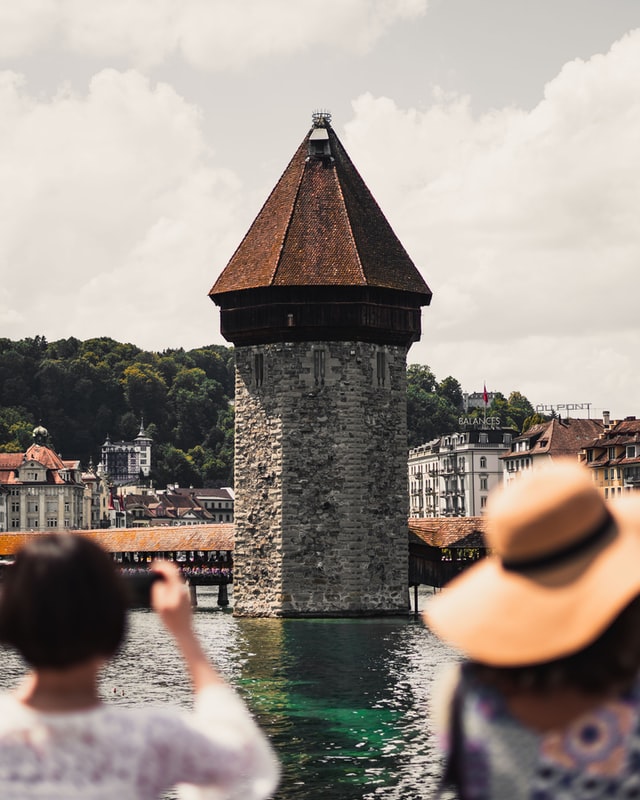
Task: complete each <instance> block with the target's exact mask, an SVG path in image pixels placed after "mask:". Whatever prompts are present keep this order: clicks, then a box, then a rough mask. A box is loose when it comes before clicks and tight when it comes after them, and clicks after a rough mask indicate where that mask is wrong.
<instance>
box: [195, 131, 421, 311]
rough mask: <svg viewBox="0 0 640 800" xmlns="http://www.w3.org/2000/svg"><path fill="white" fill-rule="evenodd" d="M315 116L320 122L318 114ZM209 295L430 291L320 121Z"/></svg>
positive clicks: (342, 152)
mask: <svg viewBox="0 0 640 800" xmlns="http://www.w3.org/2000/svg"><path fill="white" fill-rule="evenodd" d="M314 116H315V115H314ZM314 122H315V124H314V127H313V128H312V129H311V131H310V132H309V133H308V134H307V136H306V137H305V139H304V140H303V141H302V143H301V144H300V146H299V147H298V149H297V151H296V153H295V155H294V156H293V158H292V159H291V161H290V163H289V165H288V167H287V168H286V170H285V171H284V173H283V175H282V177H281V178H280V180H279V181H278V183H277V184H276V186H275V188H274V189H273V191H272V192H271V194H270V196H269V198H268V199H267V201H266V202H265V204H264V206H263V207H262V210H261V211H260V213H259V214H258V216H257V217H256V219H255V221H254V222H253V224H252V225H251V227H250V229H249V231H248V232H247V234H246V236H245V237H244V239H243V240H242V242H241V244H240V246H239V247H238V249H237V250H236V252H235V253H234V255H233V256H232V258H231V260H230V261H229V263H228V264H227V266H226V268H225V269H224V271H223V272H222V274H221V275H220V277H219V278H218V280H217V281H216V282H215V284H214V286H213V288H212V289H211V291H210V293H209V294H210V296H211V297H212V299H215V300H216V301H218V298H219V297H220V295H224V294H225V293H228V292H239V291H244V290H252V289H264V288H268V287H274V288H275V287H320V286H325V287H368V288H375V289H386V290H393V291H400V292H409V293H412V294H413V295H416V296H417V297H416V300H417V301H418V304H419V305H428V303H429V302H430V300H431V291H430V289H429V287H428V286H427V284H426V282H425V281H424V279H423V278H422V276H421V275H420V273H419V271H418V270H417V268H416V267H415V265H414V263H413V261H412V260H411V259H410V258H409V256H408V254H407V252H406V250H405V249H404V247H403V246H402V244H401V243H400V241H399V240H398V238H397V236H396V235H395V234H394V232H393V230H392V229H391V226H390V225H389V223H388V222H387V220H386V218H385V216H384V214H383V213H382V211H381V210H380V207H379V206H378V204H377V203H376V201H375V200H374V198H373V196H372V194H371V192H370V191H369V189H368V188H367V186H366V184H365V182H364V181H363V180H362V178H361V177H360V175H359V173H358V171H357V170H356V168H355V167H354V165H353V163H352V162H351V159H350V158H349V156H348V155H347V153H346V151H345V149H344V147H343V146H342V144H341V142H340V140H339V139H338V137H337V136H336V134H335V132H334V130H333V128H331V125H330V124H329V120H328V118H327V117H326V116H322V115H321V116H320V119H316V120H315V121H314Z"/></svg>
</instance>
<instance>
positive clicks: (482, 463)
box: [480, 456, 487, 469]
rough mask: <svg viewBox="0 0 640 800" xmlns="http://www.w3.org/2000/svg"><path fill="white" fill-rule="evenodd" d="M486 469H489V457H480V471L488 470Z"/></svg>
mask: <svg viewBox="0 0 640 800" xmlns="http://www.w3.org/2000/svg"><path fill="white" fill-rule="evenodd" d="M486 468H487V457H486V456H481V457H480V469H486Z"/></svg>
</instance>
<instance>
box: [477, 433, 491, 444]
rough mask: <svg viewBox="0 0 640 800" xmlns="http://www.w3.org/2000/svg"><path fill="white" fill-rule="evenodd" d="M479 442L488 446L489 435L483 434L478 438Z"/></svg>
mask: <svg viewBox="0 0 640 800" xmlns="http://www.w3.org/2000/svg"><path fill="white" fill-rule="evenodd" d="M478 442H479V443H480V444H488V443H489V434H488V433H481V434H480V436H479V437H478Z"/></svg>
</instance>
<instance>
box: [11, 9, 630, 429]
mask: <svg viewBox="0 0 640 800" xmlns="http://www.w3.org/2000/svg"><path fill="white" fill-rule="evenodd" d="M319 108H322V109H328V110H330V111H331V113H332V117H333V126H334V129H335V130H336V132H337V134H338V136H339V137H340V139H341V140H342V143H343V144H344V146H345V147H346V149H347V151H348V152H349V154H350V156H351V158H352V160H353V161H354V163H355V164H356V166H357V168H358V169H359V171H360V173H361V174H362V176H363V178H364V179H365V181H366V182H367V184H368V185H369V187H370V189H371V190H372V192H373V194H374V196H375V197H376V199H377V200H378V202H379V203H380V205H381V207H382V209H383V211H384V212H385V214H386V216H387V218H388V219H389V221H390V223H391V225H392V227H393V228H394V230H395V231H396V233H397V234H398V236H399V238H400V239H401V241H402V242H403V244H404V245H405V247H406V249H407V250H408V252H409V253H410V255H411V256H412V258H413V260H414V261H415V263H416V265H417V266H418V267H419V268H420V270H421V271H422V273H423V275H424V277H425V279H426V280H427V282H428V283H429V285H430V286H431V288H432V290H433V292H434V298H433V302H432V305H431V307H430V308H428V309H425V310H424V312H423V337H422V340H421V342H420V343H419V344H416V345H414V346H413V348H412V350H411V352H410V354H409V361H410V362H411V363H421V364H429V365H430V366H431V368H432V369H433V371H434V372H435V374H436V376H437V377H438V378H444V377H445V376H447V375H453V376H454V377H456V378H458V380H459V381H460V382H461V384H462V386H463V388H464V389H465V391H478V390H479V391H482V387H483V385H484V383H486V386H487V389H488V390H489V391H492V390H499V391H503V392H505V393H509V392H510V391H512V390H514V389H517V390H519V391H521V392H523V393H524V394H525V395H527V397H529V399H530V400H531V401H532V402H533V403H534V404H537V403H545V404H558V403H587V402H589V403H591V414H592V416H596V415H599V414H600V413H601V412H602V410H603V409H607V410H610V411H611V413H612V415H614V416H615V417H622V416H625V415H629V414H635V415H638V416H640V366H639V360H640V359H639V358H638V354H639V351H640V334H639V332H638V319H639V317H640V270H639V267H640V3H638V0H536V2H531V0H483V1H482V2H480V0H322V2H318V0H110V1H109V2H108V3H106V2H102V0H20V2H19V3H16V2H14V3H9V2H5V3H2V4H1V5H0V211H1V217H0V218H1V220H2V222H1V224H0V276H1V280H0V319H1V320H2V327H1V329H0V335H1V336H5V337H8V338H11V339H20V338H23V337H26V336H35V335H37V334H40V335H45V336H46V337H47V338H48V339H49V340H55V339H58V338H62V337H67V336H76V337H78V338H80V339H87V338H91V337H94V336H111V337H113V338H115V339H117V340H119V341H130V342H133V343H134V344H137V345H139V346H141V347H144V348H147V349H154V350H163V349H165V348H171V347H185V348H192V347H197V346H200V345H204V344H210V343H223V340H222V338H221V337H220V333H219V320H218V312H217V309H216V307H215V306H214V305H213V303H211V301H210V300H209V299H208V297H207V292H208V291H209V289H210V287H211V285H212V284H213V282H214V280H215V279H216V277H217V276H218V274H219V273H220V271H221V270H222V269H223V268H224V266H225V264H226V263H227V261H228V259H229V257H230V256H231V254H232V253H233V251H234V250H235V248H236V246H237V245H238V244H239V242H240V240H241V239H242V237H243V235H244V234H245V232H246V230H247V228H248V226H249V225H250V223H251V222H252V220H253V218H254V217H255V215H256V214H257V212H258V211H259V209H260V207H261V205H262V203H263V202H264V200H265V199H266V196H267V195H268V193H269V191H270V190H271V189H272V188H273V186H274V185H275V183H276V181H277V180H278V178H279V177H280V175H281V173H282V171H283V170H284V169H285V167H286V165H287V163H288V161H289V159H290V158H291V156H292V155H293V153H294V151H295V149H296V147H297V146H298V144H299V143H300V142H301V141H302V139H303V138H304V136H305V135H306V133H307V131H308V129H309V127H310V122H311V113H312V111H313V110H314V109H319Z"/></svg>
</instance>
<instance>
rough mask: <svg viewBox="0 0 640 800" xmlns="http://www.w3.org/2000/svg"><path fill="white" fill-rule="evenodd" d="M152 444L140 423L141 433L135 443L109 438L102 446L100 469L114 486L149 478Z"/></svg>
mask: <svg viewBox="0 0 640 800" xmlns="http://www.w3.org/2000/svg"><path fill="white" fill-rule="evenodd" d="M152 444H153V441H152V439H151V438H150V437H149V436H147V433H146V431H145V429H144V424H143V423H140V431H139V432H138V435H137V436H136V438H135V439H134V441H133V442H112V441H111V439H110V438H109V436H107V438H106V440H105V443H104V444H103V445H102V454H101V459H100V464H99V468H100V469H101V470H103V471H104V473H105V474H106V475H107V476H108V478H109V480H110V482H111V483H112V484H114V485H120V484H123V483H132V482H135V481H138V480H139V479H140V478H141V477H142V478H147V477H149V473H150V472H151V447H152Z"/></svg>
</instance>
